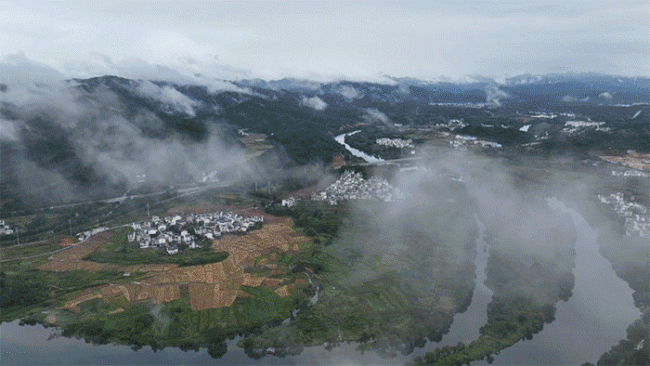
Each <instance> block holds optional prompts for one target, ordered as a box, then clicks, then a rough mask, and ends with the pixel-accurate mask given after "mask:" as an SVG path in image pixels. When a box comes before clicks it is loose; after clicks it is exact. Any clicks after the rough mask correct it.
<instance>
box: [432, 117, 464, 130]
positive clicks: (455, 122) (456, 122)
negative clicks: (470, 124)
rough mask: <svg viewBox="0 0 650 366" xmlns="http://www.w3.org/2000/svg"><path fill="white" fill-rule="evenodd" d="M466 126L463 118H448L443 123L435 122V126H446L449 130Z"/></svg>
mask: <svg viewBox="0 0 650 366" xmlns="http://www.w3.org/2000/svg"><path fill="white" fill-rule="evenodd" d="M465 126H467V125H466V124H465V122H464V121H463V119H450V120H449V122H447V123H446V124H444V123H436V127H447V128H448V129H449V131H453V130H456V129H461V128H463V127H465Z"/></svg>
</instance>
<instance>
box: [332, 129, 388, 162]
mask: <svg viewBox="0 0 650 366" xmlns="http://www.w3.org/2000/svg"><path fill="white" fill-rule="evenodd" d="M359 132H361V130H359V131H354V132H349V133H344V134H342V135H338V136H336V137H335V138H334V140H336V142H338V143H339V144H341V145H343V146H345V149H346V150H348V151H349V152H350V153H351V154H352V155H354V156H356V157H359V158H361V159H363V160H365V161H366V162H368V163H379V162H382V161H384V159H381V158H377V157H374V156H371V155H368V154H366V153H364V152H363V151H361V150H357V149H355V148H353V147H352V146H350V145H348V144H346V143H345V136H350V135H354V134H355V133H359Z"/></svg>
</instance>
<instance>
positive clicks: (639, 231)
mask: <svg viewBox="0 0 650 366" xmlns="http://www.w3.org/2000/svg"><path fill="white" fill-rule="evenodd" d="M598 198H599V199H600V201H601V202H602V203H606V204H609V205H612V206H613V208H614V211H616V213H617V214H618V215H619V216H622V217H624V218H625V235H628V236H633V235H635V234H636V235H639V236H640V237H642V238H650V214H648V209H647V208H646V207H645V206H643V205H641V204H639V203H636V202H629V201H625V198H624V196H623V193H621V192H618V193H615V194H610V195H609V196H605V195H600V194H599V195H598Z"/></svg>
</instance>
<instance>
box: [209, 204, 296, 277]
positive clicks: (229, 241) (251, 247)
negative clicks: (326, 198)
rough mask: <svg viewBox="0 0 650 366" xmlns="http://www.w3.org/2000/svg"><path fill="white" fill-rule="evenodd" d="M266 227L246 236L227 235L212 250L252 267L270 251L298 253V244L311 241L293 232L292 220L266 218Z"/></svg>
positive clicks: (216, 242)
mask: <svg viewBox="0 0 650 366" xmlns="http://www.w3.org/2000/svg"><path fill="white" fill-rule="evenodd" d="M264 219H265V222H264V226H263V228H262V229H260V230H255V231H251V232H250V233H247V234H246V235H227V236H225V237H223V238H221V239H218V240H216V241H215V242H214V243H213V245H212V248H213V249H214V250H215V251H221V250H222V249H221V248H223V250H225V251H227V252H229V253H230V257H231V258H232V260H233V261H234V263H236V264H237V265H240V266H245V267H250V266H252V265H254V264H255V259H256V258H257V257H259V256H261V255H263V254H266V253H268V252H270V251H276V252H297V251H299V247H298V243H302V242H306V241H309V238H307V237H305V236H302V235H300V234H299V233H297V232H296V231H294V230H293V221H292V220H291V219H281V221H275V222H267V221H266V216H265V218H264Z"/></svg>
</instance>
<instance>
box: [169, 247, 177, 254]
mask: <svg viewBox="0 0 650 366" xmlns="http://www.w3.org/2000/svg"><path fill="white" fill-rule="evenodd" d="M167 254H169V255H174V254H178V247H177V246H176V245H172V246H171V247H167Z"/></svg>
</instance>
